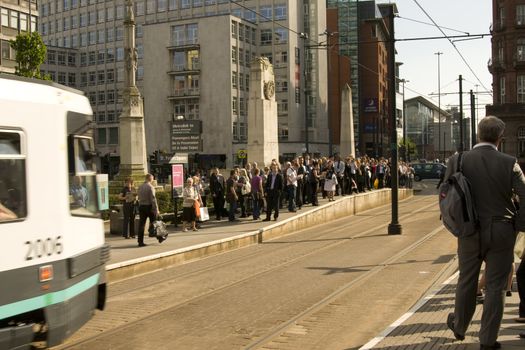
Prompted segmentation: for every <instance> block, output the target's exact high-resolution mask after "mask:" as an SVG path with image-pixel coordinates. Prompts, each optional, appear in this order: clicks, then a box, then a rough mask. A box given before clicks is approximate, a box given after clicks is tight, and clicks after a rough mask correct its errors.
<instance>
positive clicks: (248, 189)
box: [241, 182, 252, 195]
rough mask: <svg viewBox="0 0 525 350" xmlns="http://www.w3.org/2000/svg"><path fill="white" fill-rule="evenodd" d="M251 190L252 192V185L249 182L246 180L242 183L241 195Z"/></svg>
mask: <svg viewBox="0 0 525 350" xmlns="http://www.w3.org/2000/svg"><path fill="white" fill-rule="evenodd" d="M251 192H252V185H250V183H249V182H247V183H245V184H244V185H242V189H241V194H242V195H247V194H249V193H251Z"/></svg>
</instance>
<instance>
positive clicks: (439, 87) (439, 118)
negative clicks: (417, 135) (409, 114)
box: [434, 51, 445, 159]
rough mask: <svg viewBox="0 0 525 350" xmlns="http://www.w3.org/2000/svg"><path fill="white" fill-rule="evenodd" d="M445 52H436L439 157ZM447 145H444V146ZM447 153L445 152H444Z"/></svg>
mask: <svg viewBox="0 0 525 350" xmlns="http://www.w3.org/2000/svg"><path fill="white" fill-rule="evenodd" d="M442 54H443V52H439V51H438V52H436V53H435V54H434V55H437V57H438V152H437V154H438V157H439V154H440V153H441V137H439V135H441V63H440V56H441V55H442ZM444 146H445V145H443V147H444ZM443 153H445V152H443ZM443 159H445V156H444V155H443Z"/></svg>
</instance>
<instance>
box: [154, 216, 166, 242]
mask: <svg viewBox="0 0 525 350" xmlns="http://www.w3.org/2000/svg"><path fill="white" fill-rule="evenodd" d="M153 234H154V235H155V236H156V237H160V238H163V239H166V238H167V237H168V229H167V228H166V223H165V222H164V221H162V217H159V218H158V219H157V220H155V221H153Z"/></svg>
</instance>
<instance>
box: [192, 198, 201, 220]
mask: <svg viewBox="0 0 525 350" xmlns="http://www.w3.org/2000/svg"><path fill="white" fill-rule="evenodd" d="M193 207H194V208H195V216H196V217H199V216H200V215H201V211H200V207H201V204H200V203H199V201H195V204H193Z"/></svg>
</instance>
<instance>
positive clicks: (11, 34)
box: [0, 0, 38, 73]
mask: <svg viewBox="0 0 525 350" xmlns="http://www.w3.org/2000/svg"><path fill="white" fill-rule="evenodd" d="M37 18H38V9H37V2H36V0H2V1H1V2H0V52H1V54H0V73H1V72H4V73H14V72H15V67H16V61H15V52H14V50H13V49H11V46H10V45H9V40H13V39H15V38H16V36H17V35H18V34H20V33H27V32H34V31H35V30H37Z"/></svg>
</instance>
